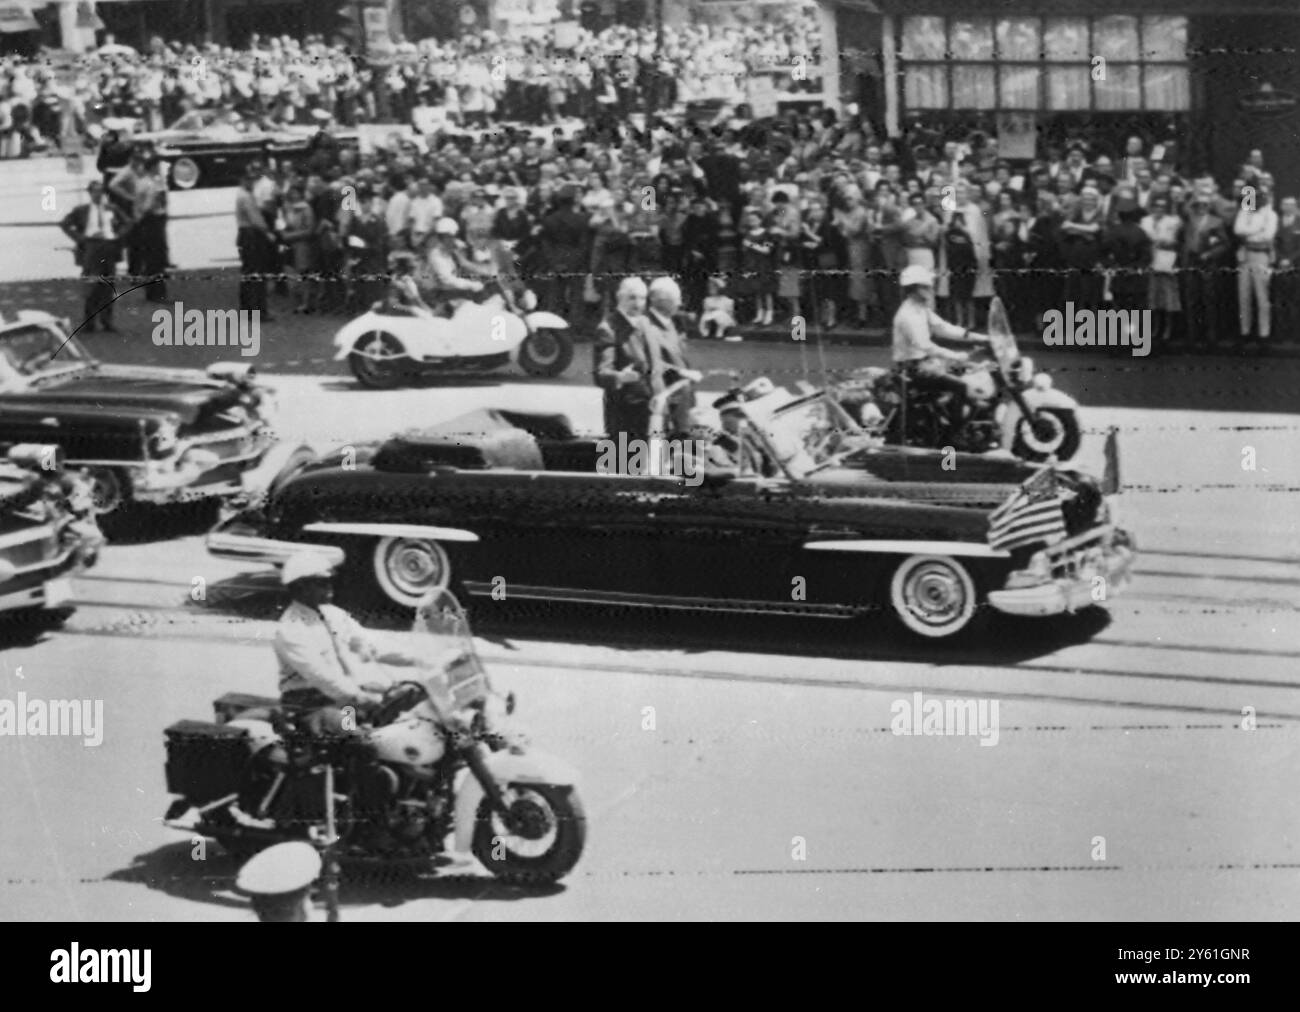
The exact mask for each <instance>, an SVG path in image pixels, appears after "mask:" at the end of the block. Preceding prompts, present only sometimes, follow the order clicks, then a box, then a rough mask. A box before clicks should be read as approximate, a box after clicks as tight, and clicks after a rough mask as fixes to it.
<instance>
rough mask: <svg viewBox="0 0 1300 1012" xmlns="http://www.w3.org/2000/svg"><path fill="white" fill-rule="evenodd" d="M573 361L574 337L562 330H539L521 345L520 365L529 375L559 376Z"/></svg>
mask: <svg viewBox="0 0 1300 1012" xmlns="http://www.w3.org/2000/svg"><path fill="white" fill-rule="evenodd" d="M572 362H573V338H572V337H570V336H569V335H568V334H567V333H566V332H565V331H562V330H538V331H535V332H534V333H532V334H529V335H528V337H526V338H525V339H524V343H523V344H521V345H520V346H519V365H520V368H522V369H523V370H524V372H526V373H528V375H529V376H559V375H560V374H561V373H562V372H564V370H565V369H567V368H569V365H570V363H572Z"/></svg>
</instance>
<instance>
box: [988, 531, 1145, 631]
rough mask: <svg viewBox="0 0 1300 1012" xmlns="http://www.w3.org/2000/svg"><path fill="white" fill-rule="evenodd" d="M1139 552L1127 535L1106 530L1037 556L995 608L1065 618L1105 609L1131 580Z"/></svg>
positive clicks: (1012, 579)
mask: <svg viewBox="0 0 1300 1012" xmlns="http://www.w3.org/2000/svg"><path fill="white" fill-rule="evenodd" d="M1136 557H1137V548H1136V546H1135V545H1134V543H1133V539H1132V537H1130V536H1129V534H1128V533H1127V532H1126V531H1122V530H1120V529H1119V528H1116V527H1101V528H1098V529H1096V530H1092V531H1085V532H1084V533H1083V534H1078V535H1075V536H1074V537H1073V538H1069V539H1067V540H1066V541H1062V542H1060V543H1059V544H1055V545H1053V546H1051V547H1050V548H1045V549H1043V550H1042V551H1041V552H1038V553H1036V554H1035V555H1034V558H1033V560H1031V563H1030V566H1029V567H1027V568H1026V569H1022V570H1017V571H1016V572H1014V573H1012V574H1011V575H1010V576H1008V577H1007V585H1006V586H1005V587H1004V588H1003V589H1002V590H994V591H991V592H990V593H989V604H990V605H992V606H993V607H994V608H996V609H997V610H998V611H1002V612H1006V613H1007V614H1009V615H1028V616H1042V615H1060V614H1062V613H1063V612H1075V611H1078V610H1079V609H1080V608H1087V607H1090V606H1092V605H1095V604H1103V603H1105V602H1106V601H1108V600H1110V598H1111V597H1112V596H1113V595H1115V594H1118V593H1120V592H1121V591H1122V590H1123V589H1124V588H1125V587H1126V586H1127V585H1128V582H1129V579H1130V576H1129V574H1130V571H1131V569H1132V568H1133V560H1134V559H1135V558H1136Z"/></svg>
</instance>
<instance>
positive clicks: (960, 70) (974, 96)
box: [952, 64, 997, 109]
mask: <svg viewBox="0 0 1300 1012" xmlns="http://www.w3.org/2000/svg"><path fill="white" fill-rule="evenodd" d="M952 105H953V108H954V109H995V108H997V91H996V89H995V87H994V83H993V68H992V67H972V66H969V65H966V66H963V65H962V64H957V65H956V66H954V67H953V68H952Z"/></svg>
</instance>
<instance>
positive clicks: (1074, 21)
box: [1043, 18, 1091, 61]
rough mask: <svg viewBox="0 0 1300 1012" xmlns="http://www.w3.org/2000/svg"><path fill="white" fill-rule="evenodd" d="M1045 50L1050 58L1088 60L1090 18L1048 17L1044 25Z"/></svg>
mask: <svg viewBox="0 0 1300 1012" xmlns="http://www.w3.org/2000/svg"><path fill="white" fill-rule="evenodd" d="M1043 43H1044V45H1043V50H1044V52H1046V53H1047V58H1048V59H1049V60H1085V61H1086V60H1087V59H1088V58H1089V56H1090V55H1091V54H1090V53H1089V52H1088V19H1087V18H1048V19H1047V21H1046V23H1045V24H1044V26H1043Z"/></svg>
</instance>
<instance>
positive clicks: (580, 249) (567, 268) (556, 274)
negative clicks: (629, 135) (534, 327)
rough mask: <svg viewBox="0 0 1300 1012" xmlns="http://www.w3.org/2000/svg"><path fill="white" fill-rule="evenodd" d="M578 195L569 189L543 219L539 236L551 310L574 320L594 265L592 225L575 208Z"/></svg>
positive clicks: (545, 289)
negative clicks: (586, 278)
mask: <svg viewBox="0 0 1300 1012" xmlns="http://www.w3.org/2000/svg"><path fill="white" fill-rule="evenodd" d="M576 203H577V195H576V194H575V193H574V192H573V190H572V189H568V188H566V189H565V190H564V191H563V192H562V193H561V194H560V195H559V196H558V197H557V198H556V200H555V210H553V211H552V212H551V213H550V214H548V215H546V216H545V217H544V218H542V222H541V228H540V230H539V233H538V243H539V252H540V255H541V262H542V264H544V265H545V270H546V272H547V273H548V274H549V275H550V277H549V278H547V279H546V285H545V286H544V291H545V292H546V294H547V299H546V303H547V308H548V309H550V310H551V311H552V312H555V313H559V314H560V315H561V316H563V317H565V318H566V319H569V320H572V319H574V318H575V316H576V315H577V311H578V310H579V308H580V307H581V296H582V279H583V276H584V275H585V273H586V271H587V268H588V266H589V265H590V262H591V261H590V255H589V253H588V243H589V241H590V238H591V225H590V223H589V222H588V220H587V216H586V215H585V214H582V213H581V212H580V211H578V210H577V209H576V207H575V204H576Z"/></svg>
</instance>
